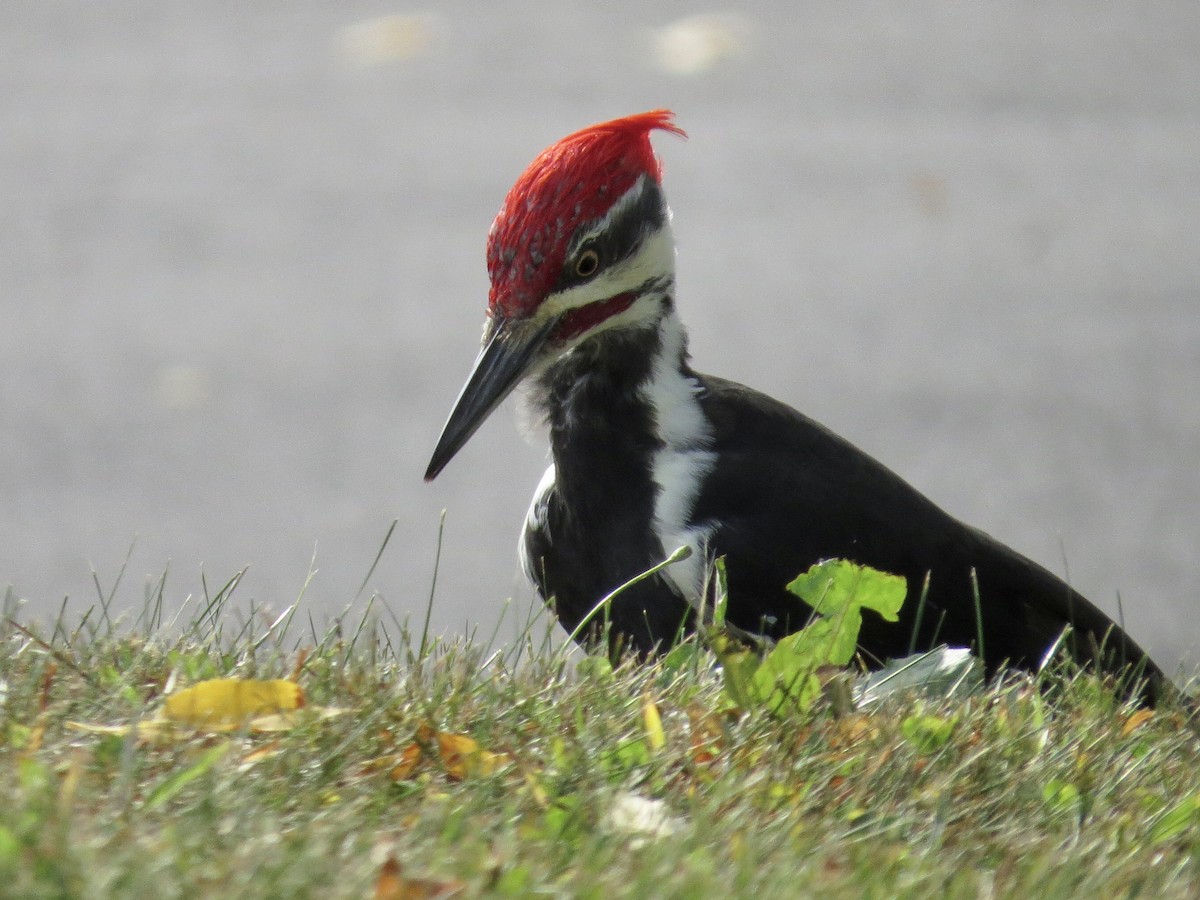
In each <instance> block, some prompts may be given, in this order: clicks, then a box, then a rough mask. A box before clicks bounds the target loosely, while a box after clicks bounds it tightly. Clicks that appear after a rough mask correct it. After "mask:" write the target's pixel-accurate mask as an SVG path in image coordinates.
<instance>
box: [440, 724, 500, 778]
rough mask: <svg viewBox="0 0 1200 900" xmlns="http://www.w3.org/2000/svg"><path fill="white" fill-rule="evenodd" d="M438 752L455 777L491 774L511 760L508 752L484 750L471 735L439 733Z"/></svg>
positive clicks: (452, 776) (450, 773)
mask: <svg viewBox="0 0 1200 900" xmlns="http://www.w3.org/2000/svg"><path fill="white" fill-rule="evenodd" d="M437 746H438V753H439V754H440V755H441V758H442V765H443V766H445V767H446V774H447V775H449V776H450V777H451V778H454V779H463V778H469V777H471V776H475V775H491V774H493V773H495V772H497V771H499V770H500V769H502V768H503V767H504V766H506V765H508V763H509V762H511V757H509V755H508V754H507V753H492V752H491V751H490V750H484V749H483V748H482V747H480V746H479V744H478V742H476V740H475V739H474V738H472V737H471V736H470V735H466V734H448V733H446V732H444V731H439V732H438V733H437Z"/></svg>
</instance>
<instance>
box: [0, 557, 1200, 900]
mask: <svg viewBox="0 0 1200 900" xmlns="http://www.w3.org/2000/svg"><path fill="white" fill-rule="evenodd" d="M235 586H236V579H234V580H233V581H231V583H230V584H228V585H226V586H225V588H223V589H222V590H221V591H218V592H217V593H216V594H214V595H212V597H207V598H206V600H205V602H204V604H203V605H202V608H201V609H200V610H199V611H198V612H196V614H195V615H193V617H192V619H191V621H189V622H182V623H175V625H174V626H173V627H172V626H171V624H170V623H165V622H164V621H163V610H162V602H161V591H159V593H158V595H157V600H155V599H154V598H151V599H150V600H148V601H147V605H146V608H144V609H143V610H142V612H141V613H140V615H139V616H137V617H136V618H135V619H134V620H133V622H131V623H129V624H127V625H124V626H122V625H120V624H118V623H114V622H112V621H111V620H110V618H109V613H108V607H107V605H105V606H104V608H103V609H101V610H99V611H96V612H94V613H93V614H92V615H89V616H85V617H84V620H83V622H82V624H77V625H75V626H74V627H73V628H68V625H67V622H66V620H65V617H64V616H62V615H60V617H59V618H58V620H57V621H56V622H54V623H52V624H50V625H47V626H43V627H37V626H35V625H33V624H31V623H26V622H21V621H19V620H17V619H16V618H15V611H14V609H13V608H12V604H11V603H9V604H8V605H7V606H8V608H7V609H6V611H5V615H4V617H3V618H2V619H0V896H5V897H22V898H32V897H87V898H105V897H121V898H126V897H156V898H160V897H161V898H172V897H197V896H204V897H296V898H301V897H309V896H315V897H322V898H337V897H354V898H362V897H372V896H396V897H404V896H408V897H414V896H449V895H454V894H455V893H456V892H457V895H461V896H476V895H482V896H501V897H503V896H512V897H530V896H554V897H562V896H569V897H597V898H600V897H605V898H607V897H620V896H627V897H651V896H653V897H710V896H739V897H751V896H752V897H755V898H771V897H797V896H809V895H818V894H819V895H820V896H822V897H896V896H900V897H904V896H912V897H928V896H954V897H975V896H985V897H991V896H1008V897H1026V896H1038V897H1078V896H1088V895H1094V896H1098V897H1112V896H1128V897H1134V896H1146V897H1193V896H1197V895H1198V894H1200V778H1198V777H1197V773H1198V772H1200V742H1198V741H1197V738H1196V735H1195V733H1194V732H1193V731H1192V730H1191V729H1190V728H1189V727H1188V725H1187V723H1186V717H1185V715H1184V714H1183V713H1182V712H1181V711H1180V710H1178V709H1176V708H1172V707H1170V706H1168V707H1167V708H1165V709H1160V710H1158V711H1155V712H1154V713H1152V714H1151V713H1148V712H1145V711H1140V710H1138V709H1137V708H1136V707H1133V706H1129V705H1123V704H1122V703H1121V702H1120V701H1118V700H1117V699H1115V698H1114V696H1113V694H1112V693H1111V692H1110V691H1108V690H1107V689H1106V687H1105V686H1104V685H1103V684H1101V683H1100V682H1099V681H1098V680H1097V679H1095V678H1094V677H1091V676H1089V675H1082V674H1079V673H1074V672H1071V671H1069V670H1068V669H1067V668H1066V667H1063V666H1060V667H1059V668H1058V669H1057V670H1056V671H1054V672H1050V673H1048V674H1045V675H1043V676H1042V679H1043V682H1044V683H1043V684H1041V685H1038V684H1034V683H1033V682H1032V681H1031V680H1029V679H1028V678H1023V677H1012V678H1009V679H1007V680H1005V681H1003V682H1001V683H999V684H998V685H994V686H992V687H991V688H989V689H988V690H987V691H986V692H984V693H982V694H976V695H974V696H971V697H969V698H966V699H961V698H960V699H955V700H945V699H936V698H929V697H926V698H918V697H911V696H908V697H895V698H891V699H889V700H887V701H885V702H884V704H883V705H882V706H880V707H877V708H874V709H872V710H871V711H869V712H860V711H845V710H844V708H843V709H842V711H840V712H838V711H836V710H835V708H834V707H833V706H831V705H825V706H818V708H817V710H816V711H815V712H814V713H812V714H810V715H806V716H795V717H790V718H788V717H785V718H774V717H772V716H769V715H767V714H765V713H762V712H756V713H752V714H749V715H736V714H733V713H731V712H730V711H728V709H727V707H728V701H727V697H726V694H725V692H724V687H723V683H722V679H721V676H720V673H719V672H718V671H717V670H716V669H715V667H714V666H712V665H710V664H709V663H708V662H707V661H706V657H705V656H704V655H701V654H697V655H693V656H692V657H691V658H690V660H688V661H687V663H686V664H684V665H680V666H678V667H677V668H674V669H672V668H668V667H666V666H664V665H663V664H661V663H660V664H657V665H645V664H643V665H638V664H634V663H628V664H625V665H622V666H618V667H617V668H615V669H614V668H613V667H612V666H610V665H609V664H608V662H607V661H605V660H603V659H598V658H595V657H587V658H584V657H582V656H581V655H580V654H578V653H576V654H564V653H563V652H561V651H559V650H556V649H554V648H553V647H552V646H551V645H550V643H551V642H549V641H548V640H546V639H545V637H546V636H545V635H543V634H542V632H541V631H539V628H540V626H531V627H530V628H528V629H527V630H526V633H525V636H524V638H523V640H521V641H519V642H517V643H516V644H515V645H513V646H512V647H509V648H507V649H503V650H500V651H495V652H493V651H490V650H488V649H485V648H484V647H483V646H482V645H480V644H475V643H472V642H469V641H453V642H443V641H438V640H434V639H432V638H431V637H430V636H429V635H428V634H424V633H422V634H418V635H411V634H409V633H407V632H406V631H405V629H404V628H403V626H401V625H399V624H391V625H385V624H382V623H381V621H380V620H379V619H378V618H377V616H378V615H379V614H380V613H381V612H382V610H381V608H380V606H379V605H378V604H374V605H372V604H371V603H366V604H364V606H365V612H362V613H360V614H358V615H356V616H351V615H350V614H347V615H346V616H343V617H342V619H340V620H339V621H336V622H334V623H333V625H332V626H331V627H329V628H328V629H326V630H324V631H317V630H316V629H314V628H313V626H312V624H311V622H309V623H306V626H304V627H302V626H301V624H300V622H299V621H298V620H297V616H296V615H295V611H294V610H289V611H287V612H285V614H284V615H282V616H272V617H266V616H263V615H261V614H260V613H257V612H252V614H251V615H250V616H249V617H248V618H246V619H245V620H244V622H243V624H242V625H240V626H237V627H234V626H232V625H231V624H230V622H231V620H233V619H234V616H233V615H232V614H231V613H230V611H229V610H228V608H227V604H228V600H229V595H230V593H231V592H232V590H233V587H235ZM214 677H240V678H294V679H296V680H297V681H298V682H299V683H300V685H301V686H302V687H303V689H304V691H305V692H306V694H307V698H308V702H309V703H310V704H311V705H313V706H334V707H340V708H345V709H348V710H349V712H347V713H346V714H343V715H340V716H337V717H334V718H327V719H318V718H316V717H312V718H305V717H301V718H300V719H299V720H298V721H297V723H296V724H295V725H294V726H293V727H291V728H289V729H287V730H284V731H280V732H273V733H269V734H257V733H252V732H251V731H250V730H249V729H243V730H242V731H239V732H234V733H232V734H203V733H189V732H180V733H176V734H174V735H168V736H165V737H159V738H157V739H154V740H150V739H138V738H137V737H136V735H135V734H134V733H132V732H131V733H130V734H127V735H121V734H102V735H96V734H88V733H81V732H78V731H76V730H74V729H73V728H71V727H70V726H69V725H68V723H69V722H87V723H104V724H121V723H129V722H132V721H136V720H139V719H144V718H145V717H146V716H147V715H148V714H149V713H150V711H151V710H152V709H153V708H154V707H155V706H156V705H157V704H158V703H159V702H160V700H161V698H162V696H163V694H164V693H166V692H167V691H169V690H170V689H172V688H178V687H183V686H186V685H189V684H193V683H195V682H197V681H200V680H203V679H207V678H214ZM453 748H457V749H458V750H459V751H462V753H460V755H459V756H457V757H456V756H455V755H454V753H453V752H451V751H452V750H453ZM388 860H393V861H394V864H393V863H389V862H388ZM398 873H399V874H398ZM388 890H393V893H391V894H388ZM406 891H407V893H406Z"/></svg>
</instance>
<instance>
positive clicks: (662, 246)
mask: <svg viewBox="0 0 1200 900" xmlns="http://www.w3.org/2000/svg"><path fill="white" fill-rule="evenodd" d="M656 129H658V130H663V131H669V132H672V133H673V134H677V135H679V136H680V137H686V135H685V134H684V132H683V130H682V129H681V128H680V127H679V126H678V125H676V124H675V123H674V122H673V121H672V114H671V112H670V111H668V110H664V109H658V110H653V111H651V112H645V113H640V114H638V115H633V116H626V117H625V118H622V119H614V120H612V121H611V122H602V123H600V124H599V125H592V126H589V127H588V128H584V129H582V130H581V131H577V132H575V133H574V134H570V135H567V136H566V137H565V138H563V139H562V140H560V141H558V142H557V143H555V144H552V145H551V146H549V147H547V148H546V149H545V150H543V151H542V152H541V153H540V154H538V156H537V158H536V159H534V161H533V162H532V163H530V164H529V168H527V169H526V170H525V171H524V172H523V173H522V175H521V177H520V178H518V179H517V182H516V184H514V185H513V186H512V189H511V190H509V192H508V196H507V197H505V198H504V204H503V205H502V206H501V207H500V212H499V214H498V215H497V216H496V221H495V222H494V223H492V228H491V231H490V232H489V234H488V246H487V266H488V275H489V277H490V278H491V291H490V294H489V296H488V308H487V323H486V325H485V326H484V335H483V349H482V350H481V351H480V354H479V357H478V358H477V359H476V360H475V367H474V369H473V370H472V371H471V375H470V377H468V379H467V383H466V385H464V387H463V389H462V393H460V394H459V397H458V400H457V402H456V403H455V405H454V409H453V410H452V411H451V413H450V417H449V419H447V420H446V425H445V427H444V428H443V429H442V436H441V438H440V439H439V440H438V444H437V447H436V448H435V449H434V452H433V458H432V459H431V460H430V463H429V468H428V470H427V471H426V472H425V480H426V481H431V480H432V479H434V478H436V477H437V474H438V473H439V472H440V471H441V470H442V469H443V468H444V467H445V465H446V464H447V463H448V462H450V459H451V458H452V457H453V456H454V454H455V453H457V452H458V451H459V449H461V448H462V446H463V444H465V443H466V442H467V441H468V440H469V439H470V437H471V435H473V434H474V433H475V431H476V429H478V428H479V426H480V425H481V424H483V421H484V419H486V418H487V417H488V415H489V414H490V413H491V412H492V410H494V409H495V408H496V407H497V406H498V405H499V404H500V403H501V401H503V400H504V398H505V397H507V396H508V394H509V393H510V392H511V391H512V389H513V388H514V387H516V385H517V383H518V382H520V381H521V379H522V378H523V377H524V376H525V375H527V374H529V373H530V372H532V371H533V370H535V369H538V368H539V367H541V366H542V365H544V364H546V363H548V362H551V361H553V360H554V359H556V358H558V357H559V356H561V355H562V354H564V353H566V352H568V351H570V350H571V349H572V348H574V347H576V346H578V345H579V344H580V343H582V342H583V341H586V340H588V339H589V338H590V337H592V336H593V335H595V334H597V333H599V332H601V331H606V330H608V329H612V328H618V327H622V326H625V327H628V326H634V325H637V324H638V323H642V322H645V321H646V320H647V319H650V318H652V317H654V316H657V315H659V314H660V313H659V309H658V308H659V307H660V306H661V299H662V297H663V295H664V293H665V292H666V291H667V290H669V289H670V286H671V282H672V281H673V278H674V268H675V246H674V240H673V238H672V236H671V226H670V212H669V211H668V209H667V204H666V200H665V198H664V196H663V192H662V187H661V184H660V175H661V167H660V165H659V162H658V159H657V158H656V157H655V155H654V150H653V148H652V147H651V146H650V132H652V131H654V130H656Z"/></svg>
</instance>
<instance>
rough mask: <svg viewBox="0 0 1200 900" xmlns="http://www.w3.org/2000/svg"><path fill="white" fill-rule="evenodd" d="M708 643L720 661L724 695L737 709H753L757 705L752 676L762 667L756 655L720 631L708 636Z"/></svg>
mask: <svg viewBox="0 0 1200 900" xmlns="http://www.w3.org/2000/svg"><path fill="white" fill-rule="evenodd" d="M709 643H710V645H711V646H712V649H713V652H714V653H715V654H717V659H719V660H720V661H721V674H722V677H723V678H724V680H725V694H726V696H728V697H729V699H730V700H732V701H733V705H734V706H736V707H737V708H738V709H753V708H754V707H756V706H758V705H759V700H758V694H757V693H756V691H755V687H754V674H755V672H757V671H758V668H759V666H761V665H762V660H760V659H759V656H758V654H757V653H755V652H754V651H753V650H747V649H746V648H745V646H743V645H742V644H741V643H739V642H738V641H736V640H734V639H733V638H731V637H730V636H729V635H727V634H726V633H724V632H722V631H715V632H713V633H712V634H711V635H710V636H709Z"/></svg>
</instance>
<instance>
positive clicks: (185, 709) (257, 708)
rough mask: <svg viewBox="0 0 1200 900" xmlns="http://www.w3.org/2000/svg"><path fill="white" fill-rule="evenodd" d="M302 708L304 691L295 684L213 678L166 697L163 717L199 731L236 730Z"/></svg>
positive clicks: (277, 680)
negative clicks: (246, 724) (256, 720)
mask: <svg viewBox="0 0 1200 900" xmlns="http://www.w3.org/2000/svg"><path fill="white" fill-rule="evenodd" d="M302 706H304V691H303V690H301V688H300V685H298V684H296V682H294V681H284V680H283V679H275V680H274V681H258V680H254V679H241V678H213V679H210V680H209V681H201V682H199V683H198V684H195V685H193V686H192V687H190V688H185V689H184V690H182V691H176V692H175V693H173V694H171V695H170V696H168V697H167V699H166V701H165V702H164V704H163V717H164V718H166V719H169V720H170V721H172V722H178V723H180V724H185V725H192V726H196V727H202V728H214V727H215V728H220V727H222V726H233V727H237V726H239V725H242V724H243V723H246V722H248V721H250V720H251V719H254V718H256V717H258V716H270V715H278V714H280V713H285V712H291V711H292V710H296V709H299V708H300V707H302Z"/></svg>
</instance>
